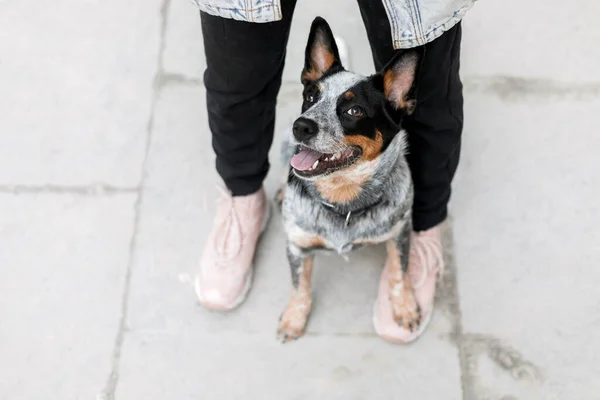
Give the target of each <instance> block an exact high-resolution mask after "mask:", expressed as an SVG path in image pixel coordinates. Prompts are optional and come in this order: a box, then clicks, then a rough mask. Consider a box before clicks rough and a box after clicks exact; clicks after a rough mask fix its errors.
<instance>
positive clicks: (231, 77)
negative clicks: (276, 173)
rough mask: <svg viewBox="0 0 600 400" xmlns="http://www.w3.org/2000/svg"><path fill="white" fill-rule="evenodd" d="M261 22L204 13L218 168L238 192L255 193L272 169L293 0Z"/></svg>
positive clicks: (210, 111) (210, 109) (210, 113)
mask: <svg viewBox="0 0 600 400" xmlns="http://www.w3.org/2000/svg"><path fill="white" fill-rule="evenodd" d="M281 3H282V4H281V6H282V15H283V19H282V20H281V21H277V22H271V23H265V24H258V23H249V22H241V21H235V20H231V19H224V18H220V17H215V16H212V15H209V14H206V13H201V20H202V34H203V38H204V51H205V53H206V66H207V67H206V71H205V73H204V85H205V86H206V98H207V108H208V122H209V127H210V130H211V132H212V143H213V148H214V151H215V153H216V156H217V160H216V166H217V171H218V173H219V175H220V176H221V178H222V179H223V181H224V182H225V185H226V186H227V188H228V189H229V190H230V191H231V192H232V194H233V195H234V196H244V195H249V194H252V193H255V192H256V191H257V190H259V188H260V187H261V185H262V182H263V180H264V178H265V176H266V175H267V172H268V170H269V161H268V158H267V156H268V153H269V148H270V146H271V142H272V140H273V130H274V125H275V105H276V101H277V94H278V92H279V87H280V86H281V75H282V72H283V66H284V62H285V54H286V45H287V40H288V35H289V31H290V26H291V21H292V15H293V13H294V7H295V3H296V1H295V0H283V1H282V2H281Z"/></svg>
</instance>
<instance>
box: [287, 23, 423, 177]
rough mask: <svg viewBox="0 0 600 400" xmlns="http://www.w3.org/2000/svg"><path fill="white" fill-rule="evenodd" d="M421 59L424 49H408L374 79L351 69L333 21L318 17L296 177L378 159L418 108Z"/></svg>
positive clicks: (297, 133)
mask: <svg viewBox="0 0 600 400" xmlns="http://www.w3.org/2000/svg"><path fill="white" fill-rule="evenodd" d="M420 59H421V54H420V52H419V51H416V50H408V51H403V52H399V53H398V54H397V55H396V56H395V57H394V58H393V59H392V60H391V61H390V62H389V63H388V64H387V66H386V67H385V68H384V69H383V70H382V71H380V72H378V73H376V74H375V75H372V76H370V77H363V76H361V75H358V74H355V73H352V72H349V71H346V70H345V69H344V67H343V66H342V64H341V62H340V57H339V53H338V48H337V45H336V43H335V39H334V37H333V33H332V32H331V29H330V28H329V25H328V24H327V22H326V21H325V20H324V19H322V18H320V17H317V18H316V19H315V20H314V21H313V23H312V26H311V30H310V35H309V38H308V44H307V46H306V60H305V64H304V70H303V71H302V83H303V85H304V91H303V96H304V102H303V104H302V115H301V116H300V117H299V118H298V119H297V120H296V121H295V122H294V125H293V141H294V143H295V144H296V145H297V152H296V155H294V157H293V158H292V160H291V165H292V167H293V170H294V173H295V174H296V176H298V177H300V178H303V179H308V180H317V179H319V178H320V177H324V176H326V175H329V174H332V173H336V172H338V171H339V172H342V171H343V170H345V169H347V168H349V167H351V166H358V165H360V164H364V163H372V162H376V160H377V159H378V158H379V156H380V155H381V154H383V152H384V151H385V150H386V148H387V147H388V145H389V144H390V143H391V142H392V140H393V139H394V137H395V136H396V135H397V134H398V132H399V131H400V129H401V121H402V119H403V117H404V116H406V115H408V114H410V113H411V112H412V111H413V109H414V107H415V99H414V91H415V88H414V80H415V76H416V74H417V69H418V66H419V62H420Z"/></svg>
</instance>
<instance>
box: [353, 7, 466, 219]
mask: <svg viewBox="0 0 600 400" xmlns="http://www.w3.org/2000/svg"><path fill="white" fill-rule="evenodd" d="M359 4H360V6H361V13H362V16H363V20H364V22H365V27H366V28H367V33H368V36H369V42H370V44H371V50H372V52H373V60H374V62H375V67H376V69H377V70H380V69H381V68H382V67H383V66H384V65H385V64H386V63H387V61H388V60H390V59H391V57H392V55H393V54H394V52H395V51H398V50H394V48H393V46H392V39H391V31H390V28H389V22H388V20H387V16H386V14H385V10H384V8H383V4H382V3H381V1H369V0H361V1H359ZM460 41H461V26H460V23H458V24H457V25H455V26H454V27H453V28H451V29H450V30H448V31H447V32H445V33H444V34H443V35H442V36H440V37H439V38H437V39H435V40H434V41H432V42H431V43H428V44H426V45H425V46H424V47H425V54H424V57H423V60H422V64H421V69H420V71H419V75H418V76H417V81H416V82H417V107H416V109H415V112H414V113H413V114H412V115H410V116H408V117H407V118H406V119H405V121H404V124H403V125H404V129H406V131H407V133H408V143H409V146H408V155H407V158H408V163H409V165H410V168H411V172H412V177H413V182H414V185H415V200H414V205H413V226H414V229H415V231H425V230H427V229H429V228H432V227H434V226H436V225H438V224H439V223H440V222H442V221H443V220H444V219H445V218H446V216H447V213H448V208H447V207H448V201H449V199H450V184H451V182H452V178H453V177H454V173H455V172H456V167H457V166H458V160H459V156H460V138H461V133H462V127H463V96H462V83H461V81H460V76H459V66H460Z"/></svg>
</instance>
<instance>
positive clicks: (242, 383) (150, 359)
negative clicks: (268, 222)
mask: <svg viewBox="0 0 600 400" xmlns="http://www.w3.org/2000/svg"><path fill="white" fill-rule="evenodd" d="M432 358H435V361H433V362H432ZM123 362H124V363H123V366H122V368H121V381H122V383H121V384H120V385H119V388H118V390H117V398H121V399H138V398H156V399H164V398H173V399H182V400H183V399H198V398H206V399H239V398H244V399H264V398H274V399H275V398H276V399H290V400H294V399H297V400H301V399H340V400H342V399H344V400H346V399H350V400H355V399H356V400H358V399H361V400H362V399H369V400H370V399H375V400H378V399H395V398H407V399H425V400H429V399H431V400H437V399H440V395H441V394H443V398H444V399H448V400H458V399H461V392H460V384H459V382H460V375H459V370H458V368H457V367H456V354H455V352H454V351H453V350H452V349H451V348H449V347H445V346H440V343H439V342H437V341H436V340H434V339H433V338H432V337H425V338H423V340H422V342H420V343H419V344H418V345H415V346H408V347H397V346H393V345H390V344H387V343H385V342H383V341H381V340H380V339H378V338H376V337H356V336H350V337H340V336H328V335H324V336H313V335H309V336H307V337H305V338H303V339H301V340H300V341H298V342H295V343H291V344H289V345H282V344H279V343H277V342H275V341H274V340H273V338H272V335H270V334H259V333H246V332H219V333H207V332H201V331H192V330H180V331H173V332H171V333H169V334H165V333H148V332H135V333H132V334H131V335H129V337H128V339H127V341H126V342H125V347H124V358H123ZM433 377H435V384H431V383H430V381H429V380H430V379H432V378H433Z"/></svg>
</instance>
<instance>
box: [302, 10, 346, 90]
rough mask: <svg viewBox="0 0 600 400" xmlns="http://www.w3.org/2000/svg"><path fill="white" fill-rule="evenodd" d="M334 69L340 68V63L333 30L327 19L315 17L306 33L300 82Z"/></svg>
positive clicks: (318, 76)
mask: <svg viewBox="0 0 600 400" xmlns="http://www.w3.org/2000/svg"><path fill="white" fill-rule="evenodd" d="M334 69H342V63H341V61H340V55H339V53H338V48H337V45H336V44H335V39H334V37H333V32H331V28H330V27H329V24H328V23H327V21H325V20H324V19H323V18H321V17H317V18H315V20H314V21H313V23H312V25H311V27H310V34H309V35H308V44H307V45H306V52H305V59H304V70H303V71H302V83H307V82H314V81H316V80H318V79H320V78H321V77H323V75H325V74H326V73H327V72H329V71H332V70H334Z"/></svg>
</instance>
